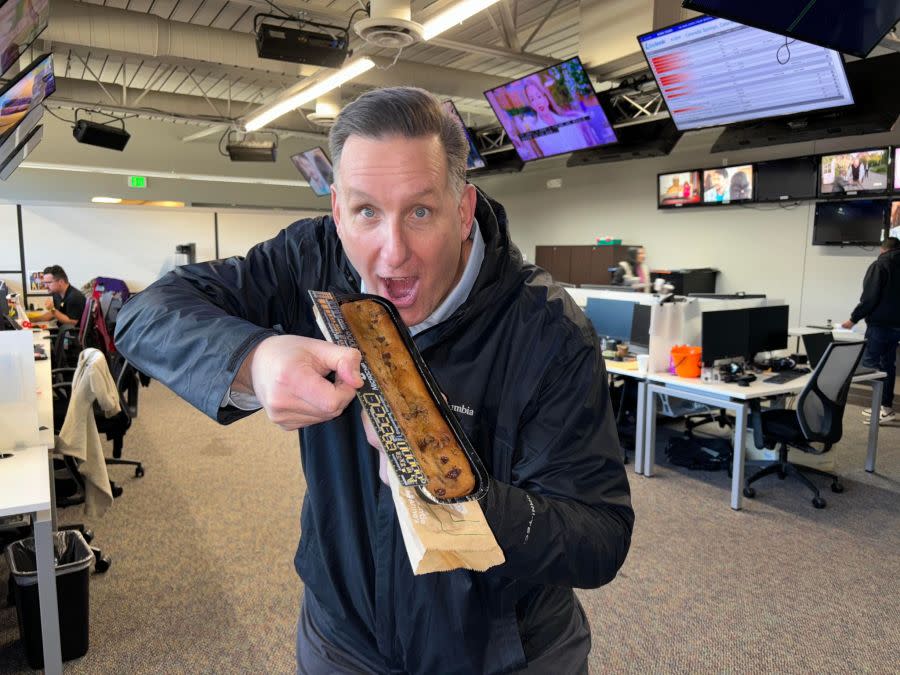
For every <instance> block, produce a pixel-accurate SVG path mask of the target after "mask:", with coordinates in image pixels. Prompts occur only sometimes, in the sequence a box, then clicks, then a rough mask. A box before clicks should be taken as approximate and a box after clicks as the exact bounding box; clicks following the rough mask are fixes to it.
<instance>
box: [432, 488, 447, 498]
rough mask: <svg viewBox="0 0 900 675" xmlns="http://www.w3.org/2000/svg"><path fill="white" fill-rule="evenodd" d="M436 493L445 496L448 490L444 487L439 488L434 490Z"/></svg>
mask: <svg viewBox="0 0 900 675" xmlns="http://www.w3.org/2000/svg"><path fill="white" fill-rule="evenodd" d="M434 494H435V495H436V496H438V497H443V496H444V495H445V494H447V491H446V490H445V489H444V488H438V489H437V490H435V491H434Z"/></svg>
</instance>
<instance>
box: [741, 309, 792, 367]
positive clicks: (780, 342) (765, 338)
mask: <svg viewBox="0 0 900 675" xmlns="http://www.w3.org/2000/svg"><path fill="white" fill-rule="evenodd" d="M789 310H790V307H788V306H787V305H773V306H771V307H752V308H750V309H748V310H746V311H747V312H749V314H750V324H749V325H750V333H749V339H750V348H749V349H748V350H747V355H748V356H749V357H750V358H753V356H754V355H755V354H759V353H760V352H774V351H776V350H778V349H787V346H788V312H789Z"/></svg>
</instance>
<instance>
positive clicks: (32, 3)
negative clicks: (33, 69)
mask: <svg viewBox="0 0 900 675" xmlns="http://www.w3.org/2000/svg"><path fill="white" fill-rule="evenodd" d="M49 17H50V0H6V2H4V3H3V5H2V6H0V74H2V73H5V72H6V71H7V70H8V69H9V67H10V66H11V65H12V64H14V63H15V62H16V60H17V59H18V58H19V56H20V55H21V54H22V53H23V52H24V51H25V50H26V49H27V48H28V46H29V45H30V44H31V43H32V42H34V40H35V38H37V36H38V35H40V34H41V33H42V32H43V31H44V29H45V28H46V27H47V20H48V19H49Z"/></svg>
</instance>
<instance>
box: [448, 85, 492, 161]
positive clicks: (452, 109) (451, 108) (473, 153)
mask: <svg viewBox="0 0 900 675" xmlns="http://www.w3.org/2000/svg"><path fill="white" fill-rule="evenodd" d="M444 110H446V111H447V112H448V113H450V114H451V115H453V116H454V117H455V118H456V119H457V120H459V125H460V126H461V127H462V128H463V131H464V132H466V140H467V141H468V142H469V156H468V157H467V158H466V169H468V170H472V169H483V168H484V157H482V156H481V153H480V152H478V148H477V147H475V139H474V138H472V134H470V133H469V130H468V129H467V128H466V123H465V122H463V118H462V115H460V114H459V110H457V109H456V106H455V105H454V104H453V101H444Z"/></svg>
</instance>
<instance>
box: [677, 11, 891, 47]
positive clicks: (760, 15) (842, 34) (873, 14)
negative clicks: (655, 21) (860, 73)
mask: <svg viewBox="0 0 900 675" xmlns="http://www.w3.org/2000/svg"><path fill="white" fill-rule="evenodd" d="M684 6H685V7H687V8H689V9H694V10H696V11H698V12H703V13H704V14H712V15H714V16H719V17H722V18H724V19H731V20H732V21H738V22H740V23H743V24H747V25H748V26H756V27H757V28H762V29H763V30H768V31H772V32H773V33H779V34H780V35H784V36H786V37H788V38H792V39H795V40H803V41H805V42H811V43H813V44H817V45H822V46H823V47H829V48H830V49H836V50H837V51H839V52H844V53H845V54H852V55H853V56H858V57H860V58H865V57H866V56H868V55H869V52H871V51H872V49H874V48H875V46H876V45H877V44H878V43H879V42H881V40H882V39H883V38H884V36H885V35H887V33H888V32H889V31H890V30H891V29H892V28H893V27H894V25H895V24H896V23H897V21H900V0H813V1H812V2H809V0H753V1H752V2H748V1H747V0H684ZM782 39H783V38H782Z"/></svg>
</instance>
